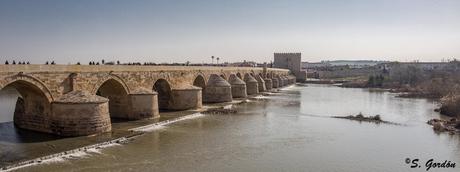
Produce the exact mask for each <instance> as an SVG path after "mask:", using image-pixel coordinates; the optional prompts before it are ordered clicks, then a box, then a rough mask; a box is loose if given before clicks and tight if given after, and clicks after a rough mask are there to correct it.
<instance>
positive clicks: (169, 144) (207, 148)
mask: <svg viewBox="0 0 460 172" xmlns="http://www.w3.org/2000/svg"><path fill="white" fill-rule="evenodd" d="M436 106H437V104H436V102H433V101H430V100H425V99H403V98H396V97H395V95H394V94H391V93H388V92H380V91H369V90H366V89H351V88H338V87H333V86H325V85H309V86H308V87H300V86H295V87H290V88H288V89H285V90H284V91H283V92H282V93H280V94H275V95H273V96H268V97H267V99H266V100H261V101H254V102H250V103H247V104H242V105H238V106H237V107H236V108H237V109H238V110H239V113H238V114H233V115H205V116H202V117H199V118H195V119H190V120H186V121H181V122H178V123H174V124H171V125H168V126H166V127H164V128H161V129H158V130H155V131H152V132H150V133H148V134H145V135H144V136H141V137H138V138H136V139H135V140H134V141H133V142H131V143H129V144H125V145H120V146H114V147H110V148H106V149H104V150H102V151H101V152H100V153H94V154H89V155H87V156H86V157H83V158H82V157H80V158H75V159H71V160H66V161H63V162H56V163H50V164H43V165H38V166H33V167H27V168H23V169H21V170H22V171H69V170H70V169H71V170H72V171H350V172H355V171H425V169H424V163H425V162H426V161H427V160H429V159H431V158H434V159H435V160H437V161H442V162H443V161H444V160H450V161H453V162H457V163H460V138H459V136H458V135H449V134H444V133H442V134H437V133H435V132H433V130H432V129H431V127H430V126H428V125H427V124H426V121H427V120H428V119H431V118H439V114H438V113H436V112H434V111H433V109H434V108H436ZM359 112H361V113H363V114H365V115H376V114H379V115H381V116H382V118H383V119H384V120H387V121H391V122H396V123H401V124H403V125H389V124H374V123H365V122H362V123H360V122H356V121H350V120H346V119H335V118H329V116H345V115H352V114H353V115H354V114H357V113H359ZM406 158H411V159H413V158H419V159H420V162H421V163H423V164H422V168H417V169H410V168H409V165H407V164H406V163H405V159H406ZM458 165H460V164H458ZM458 165H457V166H458ZM459 169H460V167H457V168H456V169H450V171H458V170H459ZM430 171H446V170H445V169H441V170H440V169H431V170H430Z"/></svg>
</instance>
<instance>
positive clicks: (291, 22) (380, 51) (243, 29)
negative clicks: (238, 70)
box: [0, 0, 460, 64]
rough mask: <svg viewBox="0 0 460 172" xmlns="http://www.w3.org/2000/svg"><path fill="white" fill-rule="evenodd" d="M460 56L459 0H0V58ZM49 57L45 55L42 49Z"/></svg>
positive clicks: (170, 59)
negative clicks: (278, 54)
mask: <svg viewBox="0 0 460 172" xmlns="http://www.w3.org/2000/svg"><path fill="white" fill-rule="evenodd" d="M273 52H302V53H303V54H302V57H303V61H320V60H332V59H373V60H401V61H408V60H421V61H440V60H442V59H443V58H452V57H456V58H460V1H459V0H336V1H331V0H317V1H312V0H310V1H307V0H298V1H294V0H292V1H281V0H257V1H251V0H213V1H211V0H202V1H198V0H197V1H191V0H188V1H186V0H135V1H128V0H110V1H108V0H54V1H50V0H27V1H25V0H0V60H1V61H2V62H1V63H3V61H5V60H7V59H8V60H12V59H13V58H14V59H16V60H21V61H22V60H25V61H31V62H34V63H44V61H46V60H55V61H57V62H59V63H67V62H72V63H75V62H77V61H80V62H82V63H85V64H86V63H87V62H88V60H89V59H94V60H100V59H105V60H106V61H110V60H120V61H122V62H126V61H142V62H143V61H152V62H157V63H159V62H185V61H187V60H189V61H192V62H210V61H211V59H210V56H212V55H214V56H218V57H221V59H223V60H222V61H230V62H233V61H242V60H254V61H258V62H263V61H270V60H272V58H273ZM51 57H52V58H51Z"/></svg>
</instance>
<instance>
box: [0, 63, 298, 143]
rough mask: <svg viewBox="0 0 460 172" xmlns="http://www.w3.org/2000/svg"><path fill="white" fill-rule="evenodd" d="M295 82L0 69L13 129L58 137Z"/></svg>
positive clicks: (171, 70)
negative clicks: (9, 93) (14, 95)
mask: <svg viewBox="0 0 460 172" xmlns="http://www.w3.org/2000/svg"><path fill="white" fill-rule="evenodd" d="M293 83H295V77H294V76H292V75H290V71H288V70H285V69H275V68H250V67H195V66H193V67H192V66H124V65H91V66H88V65H0V90H1V89H15V90H17V92H18V93H19V95H20V97H19V98H18V100H17V102H16V107H15V112H14V123H15V125H16V126H17V127H19V128H24V129H29V130H35V131H40V132H46V133H52V134H57V135H62V136H79V135H91V134H97V133H101V132H108V131H111V118H112V119H113V118H121V119H128V120H138V119H145V118H158V117H159V109H160V110H186V109H197V108H201V106H202V102H205V103H220V102H229V101H232V99H233V98H244V97H246V96H247V95H254V94H258V93H259V92H263V91H268V90H270V89H272V88H278V87H282V86H285V85H288V84H293Z"/></svg>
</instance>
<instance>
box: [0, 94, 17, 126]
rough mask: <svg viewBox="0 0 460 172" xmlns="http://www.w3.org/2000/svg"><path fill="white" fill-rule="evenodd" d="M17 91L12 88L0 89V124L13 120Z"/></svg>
mask: <svg viewBox="0 0 460 172" xmlns="http://www.w3.org/2000/svg"><path fill="white" fill-rule="evenodd" d="M19 96H20V95H19V93H18V91H17V90H16V89H14V88H9V87H7V88H4V89H1V90H0V124H1V123H4V122H11V121H13V117H14V108H15V106H16V101H17V99H18V97H19Z"/></svg>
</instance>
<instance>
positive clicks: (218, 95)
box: [204, 74, 233, 103]
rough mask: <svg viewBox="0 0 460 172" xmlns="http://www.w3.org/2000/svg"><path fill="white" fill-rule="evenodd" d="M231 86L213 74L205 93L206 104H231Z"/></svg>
mask: <svg viewBox="0 0 460 172" xmlns="http://www.w3.org/2000/svg"><path fill="white" fill-rule="evenodd" d="M232 100H233V99H232V89H231V85H230V84H229V83H228V82H227V81H226V80H225V79H223V78H222V77H220V76H219V75H217V74H211V76H210V77H209V80H208V84H207V85H206V89H205V92H204V102H205V103H221V102H231V101H232Z"/></svg>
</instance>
